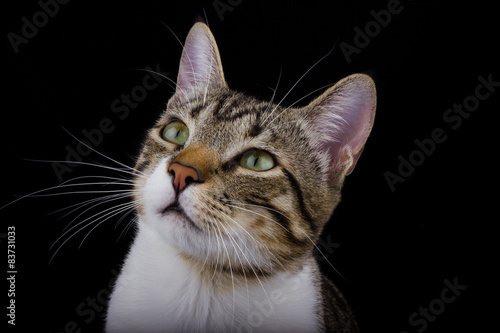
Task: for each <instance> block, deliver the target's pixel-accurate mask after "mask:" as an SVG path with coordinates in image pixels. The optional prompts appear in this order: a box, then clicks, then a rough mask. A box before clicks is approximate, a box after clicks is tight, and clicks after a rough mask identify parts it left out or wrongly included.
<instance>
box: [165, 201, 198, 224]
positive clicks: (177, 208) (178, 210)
mask: <svg viewBox="0 0 500 333" xmlns="http://www.w3.org/2000/svg"><path fill="white" fill-rule="evenodd" d="M167 214H174V215H177V216H179V217H181V218H182V219H183V220H185V221H186V224H189V225H190V226H191V227H193V228H195V229H196V230H199V231H202V230H201V229H200V227H198V225H196V223H195V222H194V221H193V220H191V219H190V218H189V216H187V215H186V212H184V209H182V207H181V205H179V203H178V202H177V201H176V202H174V203H173V204H171V205H168V206H167V207H165V209H164V210H163V211H162V215H163V216H165V215H167Z"/></svg>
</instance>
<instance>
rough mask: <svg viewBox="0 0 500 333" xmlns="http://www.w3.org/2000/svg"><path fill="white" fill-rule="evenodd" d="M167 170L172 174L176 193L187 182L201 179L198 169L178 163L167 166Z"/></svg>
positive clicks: (184, 186)
mask: <svg viewBox="0 0 500 333" xmlns="http://www.w3.org/2000/svg"><path fill="white" fill-rule="evenodd" d="M168 172H170V173H171V174H172V175H173V176H174V188H175V192H176V193H179V192H180V191H182V190H184V189H185V188H186V187H187V186H188V185H189V184H191V183H195V182H199V181H200V180H201V178H200V176H199V172H198V170H196V169H195V168H191V167H187V166H184V165H182V164H179V163H172V164H171V165H170V167H169V168H168Z"/></svg>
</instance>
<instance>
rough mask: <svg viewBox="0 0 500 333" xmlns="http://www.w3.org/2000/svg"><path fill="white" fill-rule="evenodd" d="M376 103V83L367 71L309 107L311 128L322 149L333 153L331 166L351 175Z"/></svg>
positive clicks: (328, 92)
mask: <svg viewBox="0 0 500 333" xmlns="http://www.w3.org/2000/svg"><path fill="white" fill-rule="evenodd" d="M376 104H377V97H376V90H375V83H374V82H373V80H372V79H371V78H370V77H369V76H368V75H364V74H354V75H350V76H348V77H346V78H344V79H342V80H341V81H339V82H338V83H337V84H335V85H334V86H333V87H331V88H329V89H328V90H327V91H325V92H324V93H323V94H322V95H321V96H319V97H318V98H316V99H315V100H314V101H312V102H311V103H310V104H309V106H308V107H307V108H308V112H309V115H310V117H311V116H312V121H311V122H310V124H312V128H311V130H313V131H314V133H315V134H318V136H317V145H316V146H317V147H318V149H319V150H320V153H323V152H326V153H328V156H329V157H330V159H331V160H330V165H331V170H333V172H334V173H337V172H339V171H340V172H343V171H344V170H345V174H346V175H348V174H350V173H351V172H352V170H353V169H354V166H355V165H356V162H357V160H358V158H359V156H360V155H361V152H362V151H363V147H364V145H365V142H366V139H367V138H368V135H369V134H370V131H371V129H372V126H373V120H374V118H375V109H376Z"/></svg>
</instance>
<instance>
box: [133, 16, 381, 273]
mask: <svg viewBox="0 0 500 333" xmlns="http://www.w3.org/2000/svg"><path fill="white" fill-rule="evenodd" d="M375 104H376V102H375V87H374V84H373V81H372V80H371V79H370V78H369V77H368V76H366V75H353V76H350V77H348V78H346V79H344V80H342V81H340V82H339V83H337V84H336V85H335V86H334V87H332V88H330V89H328V90H327V91H326V92H325V93H324V94H323V95H322V96H320V97H318V98H317V99H316V100H314V101H313V102H312V103H310V104H309V105H308V106H307V107H304V108H286V107H283V106H279V105H275V104H272V103H270V102H263V101H259V100H257V99H255V98H253V97H249V96H246V95H244V94H242V93H239V92H235V91H233V90H231V89H229V88H228V86H227V84H226V82H225V80H224V76H223V71H222V65H221V62H220V57H219V52H218V50H217V45H216V44H215V40H214V38H213V36H212V34H211V32H210V30H209V29H208V27H207V26H206V25H204V24H202V23H197V24H195V25H194V27H193V28H192V29H191V31H190V33H189V35H188V37H187V40H186V43H185V46H184V50H183V55H182V58H181V63H180V68H179V74H178V78H177V88H176V92H175V94H174V95H173V96H172V98H171V99H170V100H169V102H168V105H167V109H166V110H165V111H164V113H163V114H162V115H161V116H160V118H159V119H158V121H157V122H156V124H155V126H154V127H153V128H151V129H150V131H149V132H148V135H147V138H146V140H145V141H144V143H143V148H142V151H141V154H140V156H139V158H138V161H137V164H136V169H137V170H138V171H139V174H138V176H137V177H136V178H135V189H136V193H137V194H136V196H135V201H136V203H137V206H138V209H137V210H138V215H139V217H140V219H139V220H140V223H141V224H143V225H144V227H148V228H152V229H153V230H154V231H155V232H158V233H159V234H160V235H161V236H162V237H163V239H164V240H165V242H167V243H169V244H170V245H172V246H174V247H175V248H177V249H178V251H179V253H180V254H181V255H182V256H184V257H185V258H187V259H189V260H191V261H194V262H197V263H198V264H202V265H203V266H205V267H207V268H213V269H216V270H221V271H222V270H230V271H231V272H233V273H234V274H238V273H241V274H245V275H247V274H248V275H257V274H272V273H273V272H275V271H279V270H283V269H286V270H292V269H294V268H295V267H297V268H298V267H300V263H301V260H302V259H304V260H305V259H306V258H308V257H309V256H310V255H311V251H312V248H313V247H314V244H313V242H315V241H316V239H317V237H318V236H319V234H320V233H321V231H322V229H323V227H324V225H325V223H326V222H327V221H328V219H329V217H330V216H331V214H332V212H333V209H334V208H335V206H336V205H337V203H338V201H339V200H340V189H341V186H342V183H343V179H344V177H345V175H346V174H349V173H350V172H351V171H352V168H353V167H354V165H355V163H356V161H357V159H358V157H359V154H360V153H361V150H362V149H363V146H364V143H365V141H366V138H367V137H368V134H369V132H370V130H371V127H372V124H373V118H374V113H375Z"/></svg>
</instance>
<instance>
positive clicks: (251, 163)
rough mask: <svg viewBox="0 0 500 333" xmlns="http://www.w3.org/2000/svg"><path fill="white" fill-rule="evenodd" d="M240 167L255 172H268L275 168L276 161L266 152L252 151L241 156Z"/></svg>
mask: <svg viewBox="0 0 500 333" xmlns="http://www.w3.org/2000/svg"><path fill="white" fill-rule="evenodd" d="M240 165H241V166H242V167H244V168H246V169H249V170H253V171H267V170H270V169H272V168H273V167H274V159H273V157H272V156H271V154H269V153H268V152H266V151H263V150H259V149H250V150H248V151H247V152H245V153H244V154H243V156H241V160H240Z"/></svg>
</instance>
